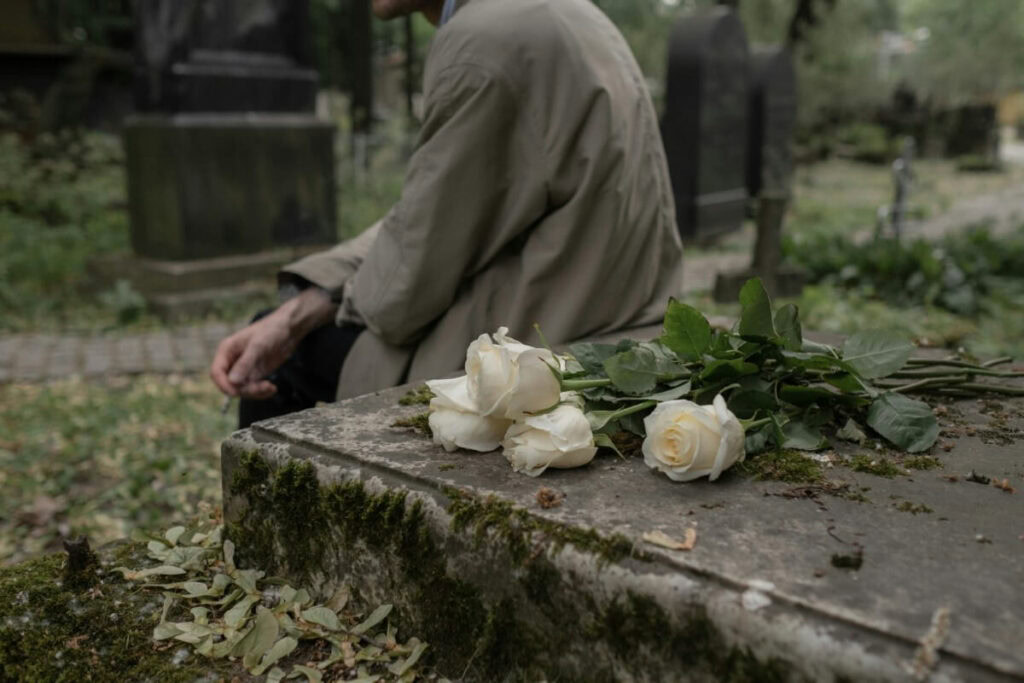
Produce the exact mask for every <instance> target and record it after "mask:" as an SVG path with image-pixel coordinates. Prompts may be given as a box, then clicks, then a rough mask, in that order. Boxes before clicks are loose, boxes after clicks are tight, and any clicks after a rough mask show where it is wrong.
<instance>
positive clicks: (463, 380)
mask: <svg viewBox="0 0 1024 683" xmlns="http://www.w3.org/2000/svg"><path fill="white" fill-rule="evenodd" d="M426 384H427V388H429V389H430V390H431V391H432V392H434V398H432V399H430V409H431V410H435V409H439V408H447V409H450V410H459V411H462V412H464V413H475V412H476V410H477V407H476V402H475V401H473V400H472V399H471V398H470V397H469V378H468V377H467V376H465V375H463V376H462V377H453V378H452V379H432V380H429V381H428V382H427V383H426Z"/></svg>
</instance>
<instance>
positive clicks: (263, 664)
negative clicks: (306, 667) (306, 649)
mask: <svg viewBox="0 0 1024 683" xmlns="http://www.w3.org/2000/svg"><path fill="white" fill-rule="evenodd" d="M298 646H299V641H297V640H296V639H295V638H292V637H290V636H285V637H284V638H282V639H281V640H279V641H277V642H276V643H274V646H273V647H272V648H270V650H269V651H268V652H267V654H265V655H263V659H262V660H261V661H260V665H259V666H257V667H256V668H254V669H253V670H252V675H253V676H261V675H263V672H264V671H266V670H267V669H269V668H270V667H271V666H273V665H274V664H277V663H278V662H279V661H281V660H282V659H284V658H285V657H287V656H288V655H290V654H291V653H292V652H293V651H294V650H295V648H296V647H298Z"/></svg>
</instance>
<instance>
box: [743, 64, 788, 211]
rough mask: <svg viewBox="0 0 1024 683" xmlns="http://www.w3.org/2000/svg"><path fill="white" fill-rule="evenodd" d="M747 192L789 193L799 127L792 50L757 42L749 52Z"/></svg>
mask: <svg viewBox="0 0 1024 683" xmlns="http://www.w3.org/2000/svg"><path fill="white" fill-rule="evenodd" d="M750 74H751V82H750V137H749V139H748V143H749V146H748V148H747V149H748V152H747V192H748V193H749V194H750V196H751V197H757V196H758V195H760V194H761V193H762V192H764V193H767V194H772V195H785V196H788V195H789V193H790V187H791V182H792V177H793V132H794V131H795V129H796V105H797V100H796V97H797V92H796V68H795V66H794V64H793V57H792V55H791V53H790V52H789V50H787V49H786V48H784V47H778V46H755V47H754V48H753V50H751V54H750Z"/></svg>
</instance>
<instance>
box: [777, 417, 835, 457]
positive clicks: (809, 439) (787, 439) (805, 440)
mask: <svg viewBox="0 0 1024 683" xmlns="http://www.w3.org/2000/svg"><path fill="white" fill-rule="evenodd" d="M782 435H783V441H782V447H783V448H795V449H797V450H801V451H816V450H818V449H821V448H824V447H825V446H827V445H828V440H826V439H825V437H824V436H823V435H822V433H821V432H820V431H818V430H817V429H814V428H813V427H809V426H807V424H805V423H804V422H803V421H802V420H791V421H790V422H787V423H786V424H785V425H784V426H783V427H782Z"/></svg>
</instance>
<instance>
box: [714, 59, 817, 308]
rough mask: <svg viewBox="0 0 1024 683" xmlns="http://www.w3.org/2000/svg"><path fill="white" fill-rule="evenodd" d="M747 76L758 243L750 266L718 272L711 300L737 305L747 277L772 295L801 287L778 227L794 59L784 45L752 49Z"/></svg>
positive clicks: (791, 121)
mask: <svg viewBox="0 0 1024 683" xmlns="http://www.w3.org/2000/svg"><path fill="white" fill-rule="evenodd" d="M751 75H752V78H751V88H750V135H749V137H748V142H749V147H748V152H747V175H746V180H747V190H748V192H749V193H750V196H751V197H756V198H757V199H756V211H757V239H756V242H755V244H754V253H753V257H752V259H751V264H750V268H748V269H746V270H743V271H739V272H732V273H719V274H718V276H717V277H716V279H715V288H714V292H713V296H714V299H715V301H723V302H733V301H735V300H736V297H737V296H738V295H739V291H740V289H741V288H742V287H743V284H744V283H745V282H746V281H747V280H748V279H750V278H751V277H760V278H761V280H762V281H763V282H764V285H765V288H766V289H767V290H768V292H769V293H770V294H771V295H772V296H799V294H800V292H801V290H802V289H803V285H804V275H803V273H802V272H801V271H799V270H797V269H794V268H791V267H787V266H785V265H783V263H782V226H783V223H784V221H785V216H786V208H787V206H788V204H789V197H790V193H791V191H792V190H791V188H792V179H793V150H792V144H793V131H794V129H795V127H796V103H797V100H796V69H795V67H794V65H793V57H792V55H791V54H790V52H789V51H788V50H786V49H785V48H783V47H766V46H760V47H756V48H754V50H753V52H752V54H751Z"/></svg>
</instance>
